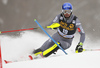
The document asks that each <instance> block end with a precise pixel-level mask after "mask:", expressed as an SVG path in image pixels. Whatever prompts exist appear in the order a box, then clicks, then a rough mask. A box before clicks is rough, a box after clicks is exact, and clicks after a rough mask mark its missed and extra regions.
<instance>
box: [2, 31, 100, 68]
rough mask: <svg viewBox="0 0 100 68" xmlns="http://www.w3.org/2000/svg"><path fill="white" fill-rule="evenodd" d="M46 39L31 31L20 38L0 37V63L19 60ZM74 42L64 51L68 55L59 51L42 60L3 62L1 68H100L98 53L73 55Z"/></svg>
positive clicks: (87, 52) (99, 54)
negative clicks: (0, 57) (0, 59)
mask: <svg viewBox="0 0 100 68" xmlns="http://www.w3.org/2000/svg"><path fill="white" fill-rule="evenodd" d="M47 39H48V37H47V36H46V35H43V34H40V33H38V32H31V31H25V32H22V33H21V36H20V37H11V36H5V35H1V36H0V41H1V50H2V61H3V60H5V59H6V60H10V61H13V60H19V59H20V58H21V57H22V56H27V55H28V54H30V53H31V52H32V51H33V50H34V49H36V48H38V47H40V46H41V45H42V44H43V43H44V42H45V41H46V40H47ZM76 41H78V40H74V42H73V44H72V46H71V47H70V48H69V49H67V50H66V52H67V53H68V55H65V54H64V53H63V52H62V51H61V50H59V51H58V52H57V54H56V55H51V56H49V57H48V58H43V59H36V60H27V61H19V62H13V63H9V64H5V63H4V61H3V68H100V51H85V52H82V53H78V54H76V53H74V49H75V47H76V45H77V42H76ZM72 50H73V51H72ZM24 59H26V58H24Z"/></svg>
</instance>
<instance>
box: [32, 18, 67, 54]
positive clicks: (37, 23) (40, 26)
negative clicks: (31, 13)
mask: <svg viewBox="0 0 100 68" xmlns="http://www.w3.org/2000/svg"><path fill="white" fill-rule="evenodd" d="M34 21H35V22H36V23H37V24H38V26H39V27H40V28H41V29H42V30H43V31H44V32H45V33H46V34H47V35H48V36H49V37H50V39H51V40H52V41H53V42H54V43H55V44H57V46H58V47H59V48H60V49H61V50H62V51H63V52H64V53H65V54H66V55H67V53H66V52H65V51H64V49H63V48H62V47H61V46H60V45H59V44H58V43H57V42H56V41H55V40H54V39H53V38H52V37H51V36H50V35H49V34H48V33H47V32H46V31H45V30H44V29H43V27H42V26H41V25H40V24H39V22H38V21H37V20H36V19H34Z"/></svg>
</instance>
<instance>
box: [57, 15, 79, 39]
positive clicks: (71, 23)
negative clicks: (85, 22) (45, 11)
mask: <svg viewBox="0 0 100 68" xmlns="http://www.w3.org/2000/svg"><path fill="white" fill-rule="evenodd" d="M76 18H77V17H76V16H74V15H71V17H70V18H69V19H66V18H65V17H63V15H62V14H60V15H59V24H60V27H59V28H58V33H59V34H60V35H61V36H63V37H65V38H72V37H73V36H74V33H75V32H76Z"/></svg>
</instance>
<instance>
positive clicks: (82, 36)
mask: <svg viewBox="0 0 100 68" xmlns="http://www.w3.org/2000/svg"><path fill="white" fill-rule="evenodd" d="M76 22H77V23H76V26H77V30H78V32H79V34H80V41H79V42H82V43H84V41H85V32H84V30H83V28H82V25H81V23H80V21H79V20H78V19H76Z"/></svg>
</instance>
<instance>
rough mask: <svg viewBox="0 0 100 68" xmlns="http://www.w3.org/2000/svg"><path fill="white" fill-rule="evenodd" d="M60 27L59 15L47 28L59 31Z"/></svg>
mask: <svg viewBox="0 0 100 68" xmlns="http://www.w3.org/2000/svg"><path fill="white" fill-rule="evenodd" d="M59 26H60V24H59V15H57V16H56V17H55V18H54V20H53V21H52V22H51V23H50V24H49V25H48V26H47V28H51V29H57V28H58V27H59Z"/></svg>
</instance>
